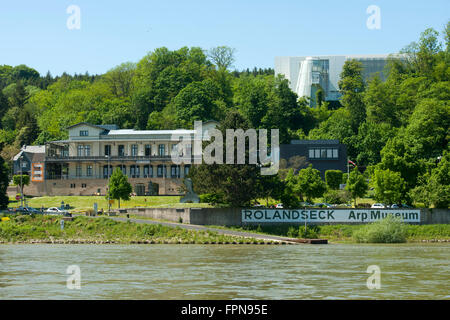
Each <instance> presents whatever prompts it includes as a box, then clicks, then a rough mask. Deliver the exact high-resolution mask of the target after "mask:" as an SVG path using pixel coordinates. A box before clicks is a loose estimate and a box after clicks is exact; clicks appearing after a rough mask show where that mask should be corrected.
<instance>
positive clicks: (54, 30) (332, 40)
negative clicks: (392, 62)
mask: <svg viewBox="0 0 450 320" xmlns="http://www.w3.org/2000/svg"><path fill="white" fill-rule="evenodd" d="M70 5H77V6H78V7H79V8H80V10H81V28H80V29H79V30H69V29H68V28H67V26H66V22H67V19H68V18H69V16H70V14H68V13H66V10H67V8H68V7H69V6H70ZM370 5H377V6H379V8H380V10H381V29H379V30H369V29H368V28H367V27H366V21H367V19H368V17H369V14H367V13H366V9H367V7H368V6H370ZM449 19H450V1H449V0H429V1H423V0H421V1H417V0H408V1H406V0H395V1H378V0H369V1H364V0H345V1H344V0H342V1H331V0H330V1H328V0H322V1H315V0H309V1H303V0H277V1H275V0H271V1H266V0H258V1H255V0H241V1H235V0H227V1H214V0H208V1H207V0H191V1H189V0H182V1H179V0H165V1H154V0H147V1H144V0H127V1H112V0H110V1H104V0H69V1H66V0H40V1H35V0H27V1H25V0H15V1H6V0H0V65H1V64H8V65H18V64H26V65H28V66H30V67H33V68H35V69H36V70H38V71H39V72H40V73H41V74H45V73H46V72H47V71H48V70H50V72H51V73H52V74H53V75H59V74H61V73H62V72H64V71H66V72H68V73H75V72H76V73H84V72H86V71H89V73H91V74H92V73H104V72H106V71H107V70H109V69H111V68H112V67H114V66H116V65H118V64H120V63H122V62H126V61H133V62H137V61H139V59H141V58H142V57H143V56H144V55H145V54H146V53H148V52H149V51H152V50H154V49H155V48H158V47H162V46H165V47H168V48H169V49H171V50H174V49H178V48H180V47H182V46H189V47H191V46H199V47H202V48H203V49H210V48H212V47H215V46H219V45H227V46H230V47H233V48H235V49H236V62H235V67H236V68H237V69H239V70H240V69H243V68H247V67H248V68H253V67H255V66H256V67H261V68H265V67H273V63H274V57H275V56H301V55H325V54H384V53H394V52H398V51H399V50H400V49H401V48H403V47H404V46H405V45H407V44H409V43H410V42H412V41H416V40H417V39H418V37H419V35H420V33H421V32H422V31H423V30H425V29H426V28H429V27H432V28H434V29H436V30H438V31H442V30H443V28H444V25H445V24H446V22H447V21H448V20H449Z"/></svg>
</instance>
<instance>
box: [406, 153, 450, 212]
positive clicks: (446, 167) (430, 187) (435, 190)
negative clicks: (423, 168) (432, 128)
mask: <svg viewBox="0 0 450 320" xmlns="http://www.w3.org/2000/svg"><path fill="white" fill-rule="evenodd" d="M410 195H411V198H412V200H414V201H415V202H423V203H424V204H425V206H427V207H430V205H431V204H433V205H434V207H436V208H448V207H449V205H450V153H448V152H446V153H445V154H444V156H442V157H441V159H440V161H439V164H438V165H437V166H436V168H433V169H432V171H431V173H428V172H427V173H426V174H424V175H423V176H421V177H420V178H419V184H418V186H417V187H415V188H414V189H412V190H411V192H410Z"/></svg>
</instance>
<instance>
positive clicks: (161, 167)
mask: <svg viewBox="0 0 450 320" xmlns="http://www.w3.org/2000/svg"><path fill="white" fill-rule="evenodd" d="M166 170H167V169H166V166H164V165H162V164H160V165H158V171H157V175H158V178H162V177H163V176H166V173H167V172H166Z"/></svg>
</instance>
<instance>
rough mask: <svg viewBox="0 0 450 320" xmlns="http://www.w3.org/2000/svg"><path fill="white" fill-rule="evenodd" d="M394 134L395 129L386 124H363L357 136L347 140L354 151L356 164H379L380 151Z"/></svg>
mask: <svg viewBox="0 0 450 320" xmlns="http://www.w3.org/2000/svg"><path fill="white" fill-rule="evenodd" d="M395 133H396V129H395V128H392V127H391V126H390V125H389V124H387V123H375V122H369V121H367V122H363V123H362V124H361V125H360V126H359V129H358V135H357V136H354V137H352V138H349V139H348V140H350V141H351V143H352V144H353V145H354V147H355V149H356V153H357V156H356V162H357V163H359V164H362V165H374V164H377V163H379V162H380V161H381V156H380V152H381V150H382V149H383V147H384V146H385V145H386V143H387V141H388V140H389V139H390V138H393V137H394V136H395Z"/></svg>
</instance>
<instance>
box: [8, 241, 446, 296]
mask: <svg viewBox="0 0 450 320" xmlns="http://www.w3.org/2000/svg"><path fill="white" fill-rule="evenodd" d="M449 259H450V244H396V245H360V244H328V245H287V246H280V245H278V246H275V245H84V244H80V245H49V244H45V245H44V244H43V245H37V244H34V245H0V299H227V300H228V299H450V263H449V262H450V261H449ZM69 265H77V266H79V268H80V279H81V281H80V284H81V288H80V289H79V290H77V289H68V288H67V278H68V277H69V276H70V275H69V274H67V273H66V271H67V267H68V266H69ZM370 265H377V266H378V267H379V268H380V271H381V274H380V283H381V288H380V289H372V290H369V289H368V287H367V279H368V277H369V276H370V275H371V274H369V273H366V271H367V268H368V266H370Z"/></svg>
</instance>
